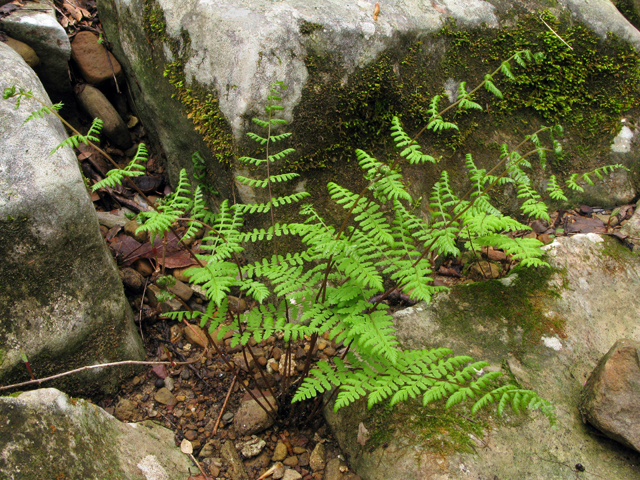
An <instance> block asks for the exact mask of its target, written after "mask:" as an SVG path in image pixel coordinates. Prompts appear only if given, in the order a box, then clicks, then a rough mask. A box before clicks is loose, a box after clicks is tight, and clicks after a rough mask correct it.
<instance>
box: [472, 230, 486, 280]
mask: <svg viewBox="0 0 640 480" xmlns="http://www.w3.org/2000/svg"><path fill="white" fill-rule="evenodd" d="M467 232H468V233H469V245H471V250H473V254H474V255H478V254H477V253H476V249H475V247H474V246H473V242H472V241H471V232H470V231H469V225H467ZM488 252H489V251H488V250H487V257H488V256H489V253H488ZM478 267H480V273H482V277H483V278H484V279H485V280H486V279H487V274H486V273H484V268H482V255H480V256H479V258H478ZM489 270H491V267H489Z"/></svg>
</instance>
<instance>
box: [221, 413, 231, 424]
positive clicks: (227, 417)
mask: <svg viewBox="0 0 640 480" xmlns="http://www.w3.org/2000/svg"><path fill="white" fill-rule="evenodd" d="M222 421H223V422H224V423H231V422H232V421H233V413H231V412H225V414H224V415H222Z"/></svg>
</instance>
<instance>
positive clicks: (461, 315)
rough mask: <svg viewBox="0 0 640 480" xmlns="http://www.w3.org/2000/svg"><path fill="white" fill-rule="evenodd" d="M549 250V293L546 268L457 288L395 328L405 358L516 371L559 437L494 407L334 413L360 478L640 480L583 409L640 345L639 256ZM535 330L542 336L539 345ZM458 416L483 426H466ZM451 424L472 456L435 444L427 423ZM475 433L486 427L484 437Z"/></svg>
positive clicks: (558, 243)
mask: <svg viewBox="0 0 640 480" xmlns="http://www.w3.org/2000/svg"><path fill="white" fill-rule="evenodd" d="M545 248H546V249H547V251H548V253H549V262H550V264H551V266H552V267H554V268H557V269H558V270H557V271H556V273H550V272H548V273H547V274H546V275H548V277H547V279H546V280H545V281H544V282H542V284H540V283H538V282H540V281H541V280H540V278H539V277H540V275H545V273H544V270H538V271H530V272H527V271H522V270H521V271H519V272H518V276H517V277H515V275H512V276H511V277H509V278H510V282H506V283H504V282H500V281H499V280H498V281H496V280H491V281H488V282H486V283H483V284H480V285H478V284H475V285H467V286H458V287H456V288H454V289H453V290H452V292H451V293H450V294H448V295H439V296H437V297H436V298H435V299H434V301H433V303H432V304H431V305H425V304H423V303H419V304H417V305H415V306H414V307H411V308H408V309H405V310H400V311H398V312H397V313H396V314H395V317H394V323H395V324H396V327H397V328H398V339H399V341H400V342H401V343H402V344H403V346H404V347H406V348H414V349H418V348H431V347H436V346H437V347H448V348H451V349H452V350H453V351H454V353H455V354H470V353H469V352H471V356H473V358H474V359H476V360H486V361H488V362H490V363H491V364H492V367H491V368H497V367H493V366H496V365H501V364H503V365H505V366H507V369H508V370H507V371H506V372H505V373H508V374H509V375H512V376H513V378H514V379H515V380H517V381H518V382H519V383H520V385H522V386H523V387H524V388H531V389H533V390H535V391H537V392H538V393H539V394H540V395H542V396H543V397H544V398H546V399H548V400H550V401H552V402H553V403H554V404H555V406H556V412H557V415H558V422H557V430H556V429H551V428H550V427H549V423H548V421H547V420H546V419H544V418H542V417H540V416H535V415H534V416H532V417H531V418H527V417H524V416H518V415H515V414H513V413H511V412H506V414H505V415H504V416H503V417H497V416H496V413H495V409H491V408H489V409H487V410H486V411H484V412H482V413H481V414H480V415H479V416H477V417H475V418H474V417H470V416H469V415H470V414H469V413H468V412H466V411H464V409H463V410H460V408H462V407H454V408H453V409H452V410H446V409H444V406H443V405H442V404H440V403H435V404H433V405H432V406H430V407H426V409H423V407H422V406H421V403H420V402H417V403H418V404H415V403H407V404H399V405H396V407H395V408H396V413H394V414H391V415H385V414H384V409H383V408H382V407H380V408H377V409H376V408H375V407H374V409H373V410H368V409H367V405H366V402H358V403H356V404H354V405H352V406H350V407H349V408H345V409H341V410H339V411H338V412H337V413H334V412H333V409H332V408H331V406H329V407H328V408H327V409H326V410H325V412H324V413H325V418H327V421H328V423H329V424H330V426H331V428H332V430H333V432H334V434H335V436H336V439H337V440H338V442H339V444H340V446H341V448H342V449H343V451H344V452H345V453H346V454H347V456H348V458H349V460H350V465H351V467H352V468H353V469H354V470H355V472H356V473H358V474H359V475H360V476H361V477H362V478H365V479H367V480H400V479H406V478H438V479H439V480H453V479H463V478H494V476H495V477H497V478H499V479H503V478H504V479H507V478H518V479H523V480H534V479H536V480H537V479H540V478H545V479H547V478H549V479H550V478H558V479H564V478H567V479H569V478H573V477H574V476H575V472H574V471H573V469H572V468H571V467H573V466H574V465H575V464H577V463H582V465H584V466H585V467H586V469H587V471H589V472H591V473H593V474H594V475H602V476H604V477H606V478H608V479H612V480H614V479H615V480H625V479H628V478H638V477H640V454H637V453H636V452H633V451H630V450H629V449H627V448H626V447H624V446H622V445H619V444H616V443H615V442H603V441H602V437H598V436H595V435H593V434H592V433H591V432H590V431H589V430H588V429H586V428H585V426H584V424H583V422H582V418H581V416H580V414H579V412H578V409H577V406H578V403H579V401H580V397H581V392H582V389H583V384H584V382H585V381H586V380H587V378H588V376H589V375H590V374H591V372H592V371H593V369H594V368H595V366H596V364H597V363H598V361H599V359H600V358H602V356H603V355H604V354H605V353H606V352H607V351H608V350H609V349H610V347H611V345H612V344H613V343H615V342H616V341H617V340H618V339H619V338H624V337H626V338H630V339H632V340H634V341H640V326H639V325H638V318H640V303H638V301H637V292H639V291H640V262H638V257H637V256H636V255H635V254H632V253H631V252H629V250H628V249H627V248H626V247H624V246H623V245H621V244H620V242H619V241H618V240H617V239H613V238H609V237H600V236H598V235H595V234H587V235H576V236H573V237H562V238H557V239H556V240H555V241H554V242H553V243H552V244H551V245H549V246H547V247H545ZM535 285H542V286H539V287H535V288H534V286H535ZM547 289H551V290H552V291H551V292H549V291H548V290H547ZM554 292H555V293H554ZM495 296H497V298H495ZM527 298H529V299H533V303H529V302H531V300H527ZM527 304H528V305H529V306H527ZM531 322H534V323H533V324H532V323H531ZM538 322H539V323H538ZM532 328H533V329H538V328H539V329H542V331H540V330H539V331H538V332H539V333H538V334H537V335H533V330H532ZM458 412H459V413H460V415H464V416H467V417H469V418H471V419H472V420H474V421H475V422H477V423H476V424H472V423H471V422H468V423H466V424H464V419H463V418H462V417H461V416H458V415H457V413H458ZM380 415H382V416H380ZM446 415H453V416H452V417H451V418H452V420H451V423H452V424H455V426H454V425H451V426H450V427H446V426H444V425H442V424H440V427H441V428H445V430H446V429H447V428H448V429H449V431H458V432H464V434H465V435H466V436H468V438H469V440H470V446H469V447H468V448H469V453H465V452H464V449H463V447H460V446H459V445H458V447H457V448H456V446H455V444H449V445H448V444H447V442H449V440H448V439H447V438H448V436H447V435H446V434H442V430H440V431H438V427H437V426H434V427H431V428H433V429H434V430H433V433H432V434H431V435H430V440H426V439H425V435H426V434H425V431H427V432H428V431H429V430H427V425H429V424H426V423H425V422H428V421H430V420H428V419H429V418H431V417H429V416H433V418H440V419H442V418H443V417H445V416H446ZM361 422H363V423H364V425H365V426H366V428H367V429H368V430H369V432H370V434H371V439H370V440H369V441H367V443H366V444H365V445H364V446H361V445H359V444H358V443H357V435H358V426H359V424H360V423H361ZM471 425H474V426H475V425H484V427H482V428H481V429H480V431H476V432H475V433H474V431H472V430H470V426H471ZM439 432H440V433H439ZM436 435H437V437H435V438H433V437H434V436H436ZM375 438H378V439H383V440H384V441H383V440H378V441H377V442H376V441H374V440H372V439H375ZM382 464H384V468H380V465H382ZM566 465H569V466H570V468H567V467H566ZM327 468H328V466H327Z"/></svg>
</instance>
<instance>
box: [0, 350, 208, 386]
mask: <svg viewBox="0 0 640 480" xmlns="http://www.w3.org/2000/svg"><path fill="white" fill-rule="evenodd" d="M201 358H202V356H201V357H200V358H197V359H196V360H190V361H188V362H144V361H138V360H123V361H122V362H113V363H102V364H99V365H88V366H84V367H81V368H76V369H75V370H69V371H66V372H63V373H58V374H56V375H52V376H50V377H45V378H38V379H36V380H30V381H28V382H22V383H15V384H13V385H6V386H3V387H0V390H9V389H11V388H18V387H25V386H27V385H34V384H36V383H37V384H38V385H40V384H41V383H43V382H48V381H50V380H55V379H57V378H62V377H66V376H67V375H72V374H74V373H80V372H84V371H86V370H93V369H94V368H106V367H117V366H120V365H190V364H192V363H196V362H199V361H200V359H201Z"/></svg>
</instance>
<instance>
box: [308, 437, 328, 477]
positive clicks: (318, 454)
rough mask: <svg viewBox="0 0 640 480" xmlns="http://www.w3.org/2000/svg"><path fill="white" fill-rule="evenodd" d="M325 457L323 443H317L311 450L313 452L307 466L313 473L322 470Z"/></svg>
mask: <svg viewBox="0 0 640 480" xmlns="http://www.w3.org/2000/svg"><path fill="white" fill-rule="evenodd" d="M326 456H327V453H326V449H325V447H324V443H318V444H317V445H316V446H315V448H314V449H313V452H311V457H310V458H309V466H310V467H311V470H312V471H313V472H317V471H318V470H324V466H325V459H326Z"/></svg>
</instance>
